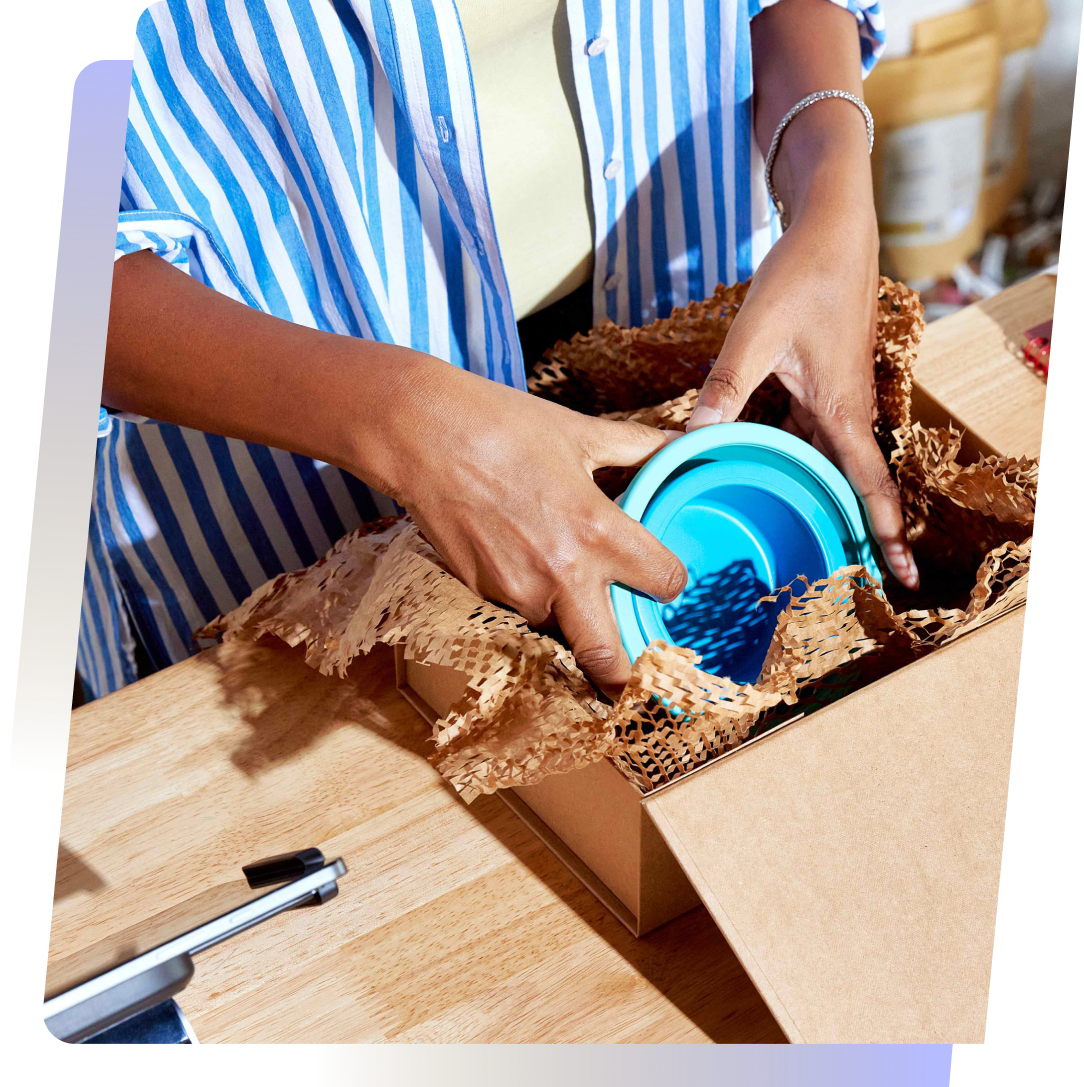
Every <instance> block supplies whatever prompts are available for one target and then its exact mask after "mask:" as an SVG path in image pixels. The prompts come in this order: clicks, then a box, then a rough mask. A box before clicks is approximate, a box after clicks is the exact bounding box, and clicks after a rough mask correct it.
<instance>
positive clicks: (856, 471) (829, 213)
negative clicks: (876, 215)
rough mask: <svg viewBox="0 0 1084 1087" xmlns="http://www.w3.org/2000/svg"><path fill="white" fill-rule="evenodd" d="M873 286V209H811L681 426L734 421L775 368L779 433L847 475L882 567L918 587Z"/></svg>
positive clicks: (772, 258)
mask: <svg viewBox="0 0 1084 1087" xmlns="http://www.w3.org/2000/svg"><path fill="white" fill-rule="evenodd" d="M859 208H861V205H859ZM877 283H878V270H877V230H876V222H875V220H874V219H873V216H872V208H870V209H869V211H868V212H867V213H865V214H863V212H862V211H861V210H859V211H858V212H857V214H856V211H855V207H854V205H851V206H850V207H847V206H846V205H845V204H844V206H843V207H839V206H838V205H837V206H833V202H832V201H830V200H828V201H825V202H824V204H822V205H817V204H815V203H813V202H811V203H810V204H808V205H807V206H806V208H805V209H804V212H803V214H802V215H801V216H800V217H798V218H797V219H796V220H795V222H794V223H792V225H791V226H790V227H789V229H788V230H787V231H786V232H785V233H784V234H783V236H782V237H781V238H780V239H779V241H778V242H776V244H775V245H774V246H773V247H772V249H771V250H770V251H769V252H768V255H767V256H766V257H765V259H764V261H763V263H762V264H761V265H760V268H759V269H758V270H757V273H756V275H755V276H754V277H753V282H752V283H751V284H750V287H749V293H748V294H747V295H746V298H745V302H744V303H743V304H742V307H741V309H740V310H739V312H738V315H737V316H736V317H735V319H734V323H733V325H732V326H731V328H730V331H729V332H728V333H727V338H726V341H725V343H724V345H723V349H722V351H720V353H719V358H718V360H717V361H716V363H715V366H714V368H713V370H712V371H711V373H710V374H709V375H708V378H707V380H706V381H705V383H704V387H703V389H702V391H701V393H700V399H699V401H698V403H697V407H696V409H695V411H694V412H693V414H692V417H691V418H690V419H689V423H688V429H689V430H696V429H698V428H699V427H702V426H707V425H710V424H713V423H727V422H733V421H734V420H735V419H737V417H738V414H739V413H740V412H741V410H742V408H743V407H744V406H745V403H746V401H747V400H748V398H749V395H750V393H752V392H753V390H754V389H755V388H756V387H757V386H758V385H759V384H760V383H761V382H762V381H763V380H764V379H765V378H766V377H767V376H768V375H769V374H771V373H775V374H776V375H777V376H778V377H779V380H780V381H781V382H782V383H783V385H784V386H785V387H786V389H787V390H788V392H789V393H790V394H791V400H790V414H789V415H788V416H787V419H786V420H785V422H784V423H783V426H784V428H785V429H786V430H789V431H790V432H791V433H793V434H797V435H798V436H799V437H802V438H804V439H806V440H807V441H809V442H811V443H812V445H813V446H814V447H815V448H816V449H818V450H819V451H820V452H822V453H824V454H825V456H827V457H828V458H829V459H830V460H832V461H833V462H834V463H835V464H836V465H837V466H838V467H839V468H840V469H841V470H842V471H843V473H844V475H846V477H847V479H848V480H849V481H850V483H851V485H852V487H854V489H855V491H856V492H857V493H858V495H859V498H860V499H861V501H862V504H863V506H864V507H865V511H866V516H867V519H868V521H869V524H870V527H871V528H872V530H873V534H874V536H875V537H876V539H877V542H878V544H879V545H880V548H881V553H882V554H883V555H884V558H885V561H886V563H887V565H888V567H889V568H890V569H891V571H892V573H893V574H894V575H895V576H896V577H897V578H898V579H899V581H901V582H902V583H903V584H904V585H906V586H907V587H908V588H910V589H915V588H917V587H918V570H917V568H916V567H915V563H914V558H913V557H912V555H911V549H910V547H909V545H908V543H907V539H906V535H905V530H904V522H903V515H902V512H901V510H900V500H899V492H898V490H897V488H896V484H895V482H894V480H893V479H892V476H891V474H890V473H889V470H888V466H887V464H886V463H885V459H884V456H883V454H882V453H881V450H880V448H879V447H878V445H877V441H876V439H875V438H874V435H873V423H874V421H875V419H876V412H877V401H876V396H875V392H874V385H873V344H874V339H875V335H876V318H877Z"/></svg>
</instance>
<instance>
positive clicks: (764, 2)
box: [749, 0, 885, 78]
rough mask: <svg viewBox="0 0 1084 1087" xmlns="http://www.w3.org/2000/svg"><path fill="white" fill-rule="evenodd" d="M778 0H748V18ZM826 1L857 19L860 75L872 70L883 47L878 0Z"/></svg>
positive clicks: (882, 17) (883, 30)
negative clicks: (859, 44) (845, 10)
mask: <svg viewBox="0 0 1084 1087" xmlns="http://www.w3.org/2000/svg"><path fill="white" fill-rule="evenodd" d="M777 2H778V0H749V18H750V19H751V18H753V16H754V15H759V14H760V13H761V12H762V11H763V10H764V9H765V8H767V7H771V6H772V4H775V3H777ZM827 3H830V4H835V5H836V6H837V7H841V8H846V9H847V10H848V11H849V12H850V13H851V14H852V15H854V17H855V18H856V19H857V20H858V37H859V41H860V42H861V45H862V77H863V78H865V77H866V76H868V75H869V74H870V72H872V71H873V66H874V65H875V64H876V63H877V60H878V58H879V57H880V56H881V54H882V53H883V52H884V49H885V17H884V13H883V12H882V11H881V5H880V3H879V0H827Z"/></svg>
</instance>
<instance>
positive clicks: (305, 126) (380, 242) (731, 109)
mask: <svg viewBox="0 0 1084 1087" xmlns="http://www.w3.org/2000/svg"><path fill="white" fill-rule="evenodd" d="M832 2H835V3H839V4H840V5H841V6H844V7H847V8H849V9H850V10H851V11H852V12H854V14H855V15H856V17H857V20H858V26H859V32H860V36H861V42H862V57H863V65H864V67H865V68H866V70H867V71H868V69H869V68H871V67H872V65H873V63H874V62H875V59H876V56H877V55H878V53H879V52H880V50H881V48H882V46H883V40H884V23H883V19H882V16H881V13H880V9H879V6H878V4H877V3H876V2H875V0H832ZM763 6H767V2H764V3H760V2H758V0H631V2H629V0H569V2H568V5H567V9H568V22H569V30H570V37H571V48H572V66H573V71H574V75H575V84H576V93H577V98H578V103H579V110H580V116H581V120H582V124H583V131H584V137H585V140H586V144H587V160H588V166H589V170H590V190H591V202H592V205H593V209H594V222H595V270H594V308H595V316H596V318H601V317H603V316H609V317H610V318H612V319H613V320H615V321H618V322H620V323H623V324H640V323H642V322H644V321H650V320H653V319H654V318H655V317H658V316H666V315H667V314H668V313H669V312H670V310H671V309H672V308H674V307H675V306H681V305H684V304H686V303H687V302H689V301H691V300H694V299H699V298H703V297H704V296H705V295H707V294H710V293H711V291H712V290H713V289H714V287H715V284H716V283H717V282H720V281H725V282H735V281H737V280H740V279H744V278H747V277H748V276H749V275H751V274H752V272H753V270H754V269H755V267H756V266H757V264H758V263H759V261H760V259H761V258H762V257H763V255H764V253H765V252H766V251H767V249H768V248H769V246H770V245H771V243H772V241H773V240H774V239H775V237H776V236H777V234H778V224H777V222H776V220H775V219H774V214H773V211H772V209H771V207H770V205H769V201H768V198H767V192H766V190H765V187H764V182H763V178H762V176H761V174H762V167H763V164H762V161H761V158H760V153H759V150H758V149H757V146H756V143H755V141H754V139H753V136H752V62H751V50H750V44H749V21H750V19H751V18H752V17H753V16H754V15H756V14H758V13H759V11H760V10H761V7H763ZM136 38H137V42H136V51H135V61H134V70H133V76H132V96H131V105H130V111H129V118H128V135H127V142H126V161H125V167H124V176H123V181H122V185H121V200H120V216H119V223H118V227H117V257H118V258H119V257H121V256H124V255H125V254H127V253H131V252H135V251H137V250H140V249H150V250H152V251H153V252H155V253H157V254H158V255H159V256H161V257H162V258H163V259H165V260H168V261H169V262H170V263H172V264H174V265H175V266H177V267H179V268H181V269H183V270H185V271H186V272H188V273H189V274H190V275H193V276H195V277H196V278H197V279H199V280H200V281H201V282H203V283H206V284H208V285H209V286H211V287H213V288H214V289H215V290H218V291H221V292H223V293H224V294H227V295H229V296H230V297H232V298H235V299H237V300H239V301H242V302H244V303H246V304H248V305H250V306H253V307H254V308H256V309H260V310H262V311H264V312H267V313H271V314H274V315H275V316H277V317H282V318H285V319H287V320H291V321H296V322H298V323H301V324H305V325H309V326H311V327H315V328H320V329H324V330H326V331H329V332H338V333H342V334H346V335H352V336H362V337H369V338H375V339H379V340H384V341H388V342H394V343H397V344H401V345H404V346H408V347H412V348H415V349H417V350H420V351H426V352H429V353H430V354H433V355H436V356H438V357H440V358H443V359H446V360H447V361H448V362H450V363H452V364H453V365H455V366H459V367H463V368H466V369H469V370H471V371H473V372H474V373H477V374H482V375H485V376H487V377H490V378H492V379H493V380H496V381H501V382H504V383H506V384H508V385H512V386H514V387H516V388H523V387H524V384H525V375H524V369H523V358H522V352H521V350H520V345H519V340H518V337H517V332H516V325H515V317H514V313H513V307H512V299H511V296H510V292H509V288H508V282H507V278H506V276H505V272H504V268H503V265H502V263H501V254H500V249H499V247H498V240H497V236H496V230H495V227H494V221H493V213H492V208H491V206H490V202H489V196H488V192H487V188H486V180H485V171H484V167H483V161H482V150H481V138H480V133H479V126H478V118H477V113H476V109H475V103H474V90H473V85H472V81H471V72H470V65H469V61H468V57H467V48H466V43H465V40H464V37H463V32H462V28H461V26H460V22H459V15H458V12H457V11H456V8H455V4H454V2H453V0H167V2H165V3H160V4H155V5H154V6H153V7H151V8H150V9H149V10H148V11H147V12H145V13H144V15H143V16H142V17H141V18H140V20H139V24H138V28H137V34H136ZM603 40H604V41H603ZM392 509H393V506H392V503H390V501H389V500H388V499H387V498H385V497H383V496H381V495H378V494H375V493H372V492H370V491H369V489H368V488H367V487H365V486H364V485H363V484H362V483H360V482H359V481H358V480H356V479H355V478H353V477H352V476H350V475H349V474H348V473H345V472H342V471H340V470H339V469H336V468H333V467H331V466H330V465H326V464H322V463H320V462H317V461H313V460H312V459H311V458H307V457H301V456H298V455H295V454H292V453H288V452H284V451H281V450H275V449H269V448H266V447H264V446H260V445H256V444H254V443H251V442H243V441H238V440H235V439H232V438H224V437H220V436H218V435H212V434H204V433H202V432H199V431H195V430H191V429H188V428H184V427H178V426H174V425H172V424H168V423H162V422H158V421H155V420H149V419H144V418H141V417H137V416H131V415H126V414H123V413H110V412H106V410H105V409H104V408H103V409H102V411H101V415H100V418H99V442H98V455H97V466H96V474H95V487H94V494H93V500H92V506H91V517H90V535H89V543H88V549H87V566H86V575H85V584H84V596H83V610H82V624H81V629H80V640H79V656H78V669H79V674H80V676H81V678H82V680H83V684H84V687H85V688H86V691H87V694H88V696H91V697H94V696H99V695H101V694H105V693H107V692H109V691H112V690H116V689H117V688H119V687H121V686H123V685H124V684H125V683H128V682H130V681H132V680H133V679H135V678H136V676H137V672H138V667H139V666H138V664H137V659H138V657H139V655H140V654H139V653H138V652H137V645H138V647H141V648H142V650H143V651H144V653H145V659H144V661H143V666H144V667H145V668H146V667H148V666H149V667H150V668H160V667H163V666H165V665H167V664H170V663H173V662H175V661H178V660H181V659H183V658H184V657H186V656H188V655H189V654H190V653H191V651H192V645H191V637H192V631H193V630H195V629H196V628H198V627H199V626H201V625H202V624H203V623H205V622H207V621H208V620H210V619H212V618H213V617H214V616H215V615H217V614H218V613H220V612H223V611H227V610H229V609H230V608H232V607H234V606H235V605H236V604H237V603H239V602H240V601H241V600H242V599H244V597H245V596H247V595H248V594H249V593H250V592H251V591H252V590H253V589H254V588H256V587H257V586H259V585H260V584H262V583H263V582H264V581H266V580H267V579H268V578H270V577H273V576H275V575H276V574H279V573H281V572H282V571H284V570H289V569H296V568H298V567H300V566H304V565H306V564H308V563H311V562H313V561H314V560H315V559H316V558H317V557H318V556H319V555H321V554H322V553H323V552H324V551H325V550H326V549H327V548H328V547H330V545H331V544H332V543H333V542H334V541H335V540H336V539H337V538H338V537H339V536H341V535H342V534H343V533H345V532H348V531H349V530H351V529H352V528H354V527H356V526H357V525H358V524H359V523H360V522H361V521H364V520H367V519H370V518H373V517H376V516H379V515H381V514H384V513H388V512H391V511H392Z"/></svg>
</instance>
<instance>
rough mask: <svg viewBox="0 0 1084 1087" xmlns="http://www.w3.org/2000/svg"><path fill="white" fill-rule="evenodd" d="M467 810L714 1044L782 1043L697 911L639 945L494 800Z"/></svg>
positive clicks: (756, 996)
mask: <svg viewBox="0 0 1084 1087" xmlns="http://www.w3.org/2000/svg"><path fill="white" fill-rule="evenodd" d="M469 811H470V812H471V814H472V815H474V817H475V818H476V819H478V820H479V822H480V823H482V825H483V826H485V827H486V829H487V830H488V831H489V832H490V833H491V834H493V835H494V837H496V838H497V839H498V840H499V841H500V842H501V844H502V845H504V846H505V848H506V849H508V850H509V851H510V852H511V853H513V854H514V855H515V857H516V858H517V859H518V860H519V861H520V862H521V863H522V864H524V865H525V866H526V867H527V868H529V869H530V870H531V872H532V873H533V874H534V875H535V876H536V877H537V878H538V879H540V880H541V881H542V882H543V883H544V884H545V885H546V886H547V887H548V888H549V889H550V890H551V891H552V892H553V893H554V894H555V895H557V896H558V897H559V898H560V899H561V900H562V901H563V902H564V903H565V904H566V905H567V906H568V907H569V909H572V910H574V911H575V912H576V913H577V914H578V915H579V917H580V918H581V919H582V920H583V921H584V923H585V924H587V925H589V926H590V927H591V929H592V930H593V931H594V932H595V933H597V934H598V935H599V936H600V937H601V938H602V939H604V940H605V941H606V942H607V943H608V944H609V945H610V946H611V947H612V948H613V949H614V950H615V951H616V952H617V953H618V954H619V955H621V956H622V958H624V959H625V960H626V961H627V962H628V963H629V964H630V965H631V966H632V967H634V968H635V969H636V970H637V972H638V973H639V974H640V975H641V976H642V977H644V978H645V979H646V980H647V981H649V982H650V983H651V984H652V985H654V986H655V988H656V989H657V990H658V991H659V992H660V993H661V994H662V995H663V996H664V997H666V999H667V1000H669V1001H670V1003H671V1004H673V1005H674V1007H675V1008H677V1009H678V1010H679V1011H681V1012H682V1013H683V1014H684V1015H685V1016H686V1017H687V1018H688V1019H690V1020H691V1021H692V1022H693V1023H695V1024H696V1025H697V1026H698V1027H699V1028H700V1029H701V1030H702V1031H703V1032H704V1033H705V1034H706V1035H707V1036H708V1037H709V1038H710V1039H711V1040H712V1041H713V1042H723V1043H762V1042H785V1041H786V1038H785V1037H784V1035H783V1032H782V1031H781V1030H780V1029H779V1026H778V1024H777V1023H776V1022H775V1020H774V1019H773V1018H772V1015H771V1012H769V1011H768V1008H767V1007H766V1005H765V1004H764V1002H763V1001H762V1000H761V998H760V994H759V993H757V991H756V988H755V987H754V985H753V983H752V982H751V981H750V980H749V977H748V976H747V975H746V973H745V971H744V970H743V969H742V967H741V964H740V963H739V962H738V960H737V958H736V957H735V955H734V952H733V951H731V949H730V945H729V944H727V942H726V939H725V938H724V937H723V934H722V933H721V932H720V931H719V929H718V927H717V926H716V925H715V922H714V921H713V920H712V919H711V916H710V915H709V914H708V911H707V910H706V909H704V908H703V907H702V906H701V907H698V908H696V909H694V910H690V911H689V912H688V913H686V914H683V915H682V916H681V917H677V918H675V919H674V920H673V921H670V922H669V923H668V924H666V925H663V926H662V927H661V928H658V929H656V930H655V931H654V932H651V933H648V935H646V936H641V937H640V938H639V939H638V938H637V937H635V936H633V935H632V933H631V932H629V931H628V929H626V928H625V926H624V925H622V924H621V922H620V921H618V920H617V918H616V917H614V915H613V914H612V913H610V911H609V910H607V909H606V907H605V906H603V905H602V903H601V902H599V901H598V899H597V898H595V896H594V895H592V894H591V892H590V891H588V890H587V888H586V887H584V886H583V884H582V883H580V881H579V880H578V879H577V878H576V877H575V876H574V875H573V874H572V873H571V872H570V871H569V870H568V869H567V868H565V866H564V865H563V864H562V863H561V862H560V861H559V860H558V859H557V858H556V857H555V856H554V855H553V854H552V853H551V852H550V851H549V849H547V848H546V846H545V845H544V844H543V843H542V842H541V841H540V840H539V839H538V838H536V837H535V836H534V834H533V833H532V832H531V831H530V830H529V829H528V828H527V827H526V826H525V825H524V824H523V823H521V822H520V820H519V819H518V817H517V816H516V815H515V814H513V812H512V811H511V809H509V808H508V807H506V806H505V805H504V803H503V802H502V801H501V800H500V799H499V798H498V797H496V796H483V797H480V798H479V799H477V800H476V801H475V802H474V803H473V804H471V805H470V808H469Z"/></svg>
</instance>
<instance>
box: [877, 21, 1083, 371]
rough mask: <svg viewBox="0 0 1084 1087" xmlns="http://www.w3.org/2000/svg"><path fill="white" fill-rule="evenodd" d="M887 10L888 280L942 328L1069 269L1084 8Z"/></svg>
mask: <svg viewBox="0 0 1084 1087" xmlns="http://www.w3.org/2000/svg"><path fill="white" fill-rule="evenodd" d="M882 7H883V8H884V10H885V15H886V21H887V23H888V42H887V47H886V50H885V56H884V58H883V59H882V60H881V62H880V63H879V64H878V65H877V67H876V68H875V69H874V71H873V73H872V74H871V75H870V77H869V79H868V80H867V82H866V87H865V92H866V94H865V96H866V101H867V102H868V103H869V107H870V109H871V111H872V112H873V116H874V119H875V121H876V124H877V140H876V144H875V146H874V150H873V178H874V191H875V197H876V201H877V215H878V219H879V222H880V230H881V264H882V270H883V271H884V272H885V273H886V274H888V275H892V276H894V277H896V278H898V279H903V280H906V281H907V282H908V283H910V284H911V286H912V287H914V288H916V289H917V290H919V291H921V293H922V300H923V302H924V303H925V305H926V314H927V320H936V319H937V318H938V317H943V316H945V315H946V314H948V313H952V312H954V311H955V310H957V309H959V308H961V307H963V306H965V305H968V304H970V303H971V302H974V301H977V300H979V299H981V298H987V297H989V296H990V295H992V294H996V293H997V292H998V291H999V290H1001V289H1002V288H1003V287H1006V286H1008V285H1009V284H1010V283H1013V282H1016V281H1017V280H1019V279H1021V278H1023V277H1025V276H1027V275H1030V274H1033V273H1034V272H1037V271H1040V270H1042V269H1043V268H1049V267H1051V266H1053V265H1056V264H1057V261H1058V248H1059V244H1060V240H1061V211H1062V202H1063V200H1064V195H1065V167H1066V162H1067V157H1068V142H1069V127H1070V123H1071V118H1072V98H1073V89H1074V86H1075V75H1076V71H1075V69H1076V51H1075V43H1076V42H1077V41H1078V40H1079V33H1080V9H1081V0H1049V2H1048V0H978V2H969V3H968V2H964V3H961V2H960V0H882ZM1067 39H1068V40H1069V42H1070V43H1071V44H1073V45H1074V48H1072V49H1071V50H1067V49H1066V48H1065V41H1066V40H1067ZM1037 101H1038V102H1040V103H1041V109H1039V110H1036V109H1035V104H1036V102H1037ZM1033 122H1034V123H1033ZM1042 366H1045V361H1042V362H1041V365H1040V366H1039V368H1040V370H1041V369H1042Z"/></svg>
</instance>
